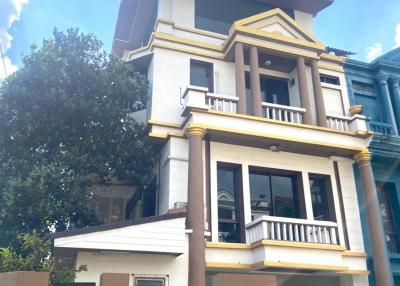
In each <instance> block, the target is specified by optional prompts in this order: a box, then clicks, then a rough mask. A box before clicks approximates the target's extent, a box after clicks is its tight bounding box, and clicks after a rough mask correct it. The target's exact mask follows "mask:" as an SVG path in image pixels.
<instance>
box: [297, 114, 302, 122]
mask: <svg viewBox="0 0 400 286" xmlns="http://www.w3.org/2000/svg"><path fill="white" fill-rule="evenodd" d="M296 116H297V120H296V123H301V121H302V120H301V119H300V112H296Z"/></svg>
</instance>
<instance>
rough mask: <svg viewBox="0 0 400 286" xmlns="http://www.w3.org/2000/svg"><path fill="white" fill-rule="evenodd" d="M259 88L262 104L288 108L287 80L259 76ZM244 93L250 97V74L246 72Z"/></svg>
mask: <svg viewBox="0 0 400 286" xmlns="http://www.w3.org/2000/svg"><path fill="white" fill-rule="evenodd" d="M260 87H261V96H262V100H263V101H264V102H269V103H275V104H280V105H287V106H290V100H289V87H288V81H287V80H285V79H279V78H271V77H265V76H261V77H260ZM246 92H247V94H249V95H251V87H250V73H248V72H247V73H246ZM250 97H251V96H250ZM247 104H249V102H248V103H247ZM250 106H251V104H250Z"/></svg>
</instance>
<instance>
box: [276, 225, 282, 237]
mask: <svg viewBox="0 0 400 286" xmlns="http://www.w3.org/2000/svg"><path fill="white" fill-rule="evenodd" d="M276 239H277V240H281V224H280V223H279V222H277V223H276Z"/></svg>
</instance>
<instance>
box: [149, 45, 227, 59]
mask: <svg viewBox="0 0 400 286" xmlns="http://www.w3.org/2000/svg"><path fill="white" fill-rule="evenodd" d="M154 48H160V49H166V50H170V51H175V52H181V53H186V54H191V55H195V56H200V57H205V58H209V59H215V60H224V59H225V57H224V56H216V55H211V54H207V53H204V52H201V51H195V50H192V49H185V48H181V47H173V46H170V45H165V44H160V43H153V44H152V45H151V49H152V50H154Z"/></svg>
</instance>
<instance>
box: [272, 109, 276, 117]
mask: <svg viewBox="0 0 400 286" xmlns="http://www.w3.org/2000/svg"><path fill="white" fill-rule="evenodd" d="M272 119H276V116H275V108H274V107H273V108H272Z"/></svg>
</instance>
